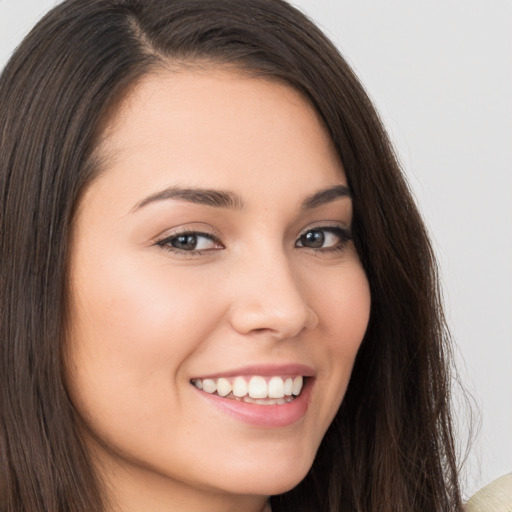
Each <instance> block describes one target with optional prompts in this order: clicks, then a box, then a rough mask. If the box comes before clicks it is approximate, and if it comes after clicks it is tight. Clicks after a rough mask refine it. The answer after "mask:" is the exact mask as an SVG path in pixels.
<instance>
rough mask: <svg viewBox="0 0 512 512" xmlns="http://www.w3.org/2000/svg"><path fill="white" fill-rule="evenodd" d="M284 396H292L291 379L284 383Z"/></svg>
mask: <svg viewBox="0 0 512 512" xmlns="http://www.w3.org/2000/svg"><path fill="white" fill-rule="evenodd" d="M284 394H285V395H286V396H292V394H293V379H292V378H291V377H288V378H287V379H286V380H285V381H284Z"/></svg>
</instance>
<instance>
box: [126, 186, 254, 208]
mask: <svg viewBox="0 0 512 512" xmlns="http://www.w3.org/2000/svg"><path fill="white" fill-rule="evenodd" d="M167 199H181V200H183V201H188V202H191V203H196V204H204V205H206V206H213V207H215V208H229V209H231V210H243V208H244V202H243V200H242V198H241V197H240V196H239V195H237V194H235V193H234V192H229V191H226V190H215V189H206V188H181V187H169V188H166V189H164V190H161V191H160V192H156V193H155V194H151V195H150V196H148V197H146V198H145V199H143V200H142V201H140V202H139V203H137V204H136V205H135V206H134V207H133V208H132V210H131V211H132V212H134V211H137V210H140V209H141V208H144V206H147V205H148V204H151V203H154V202H157V201H165V200H167Z"/></svg>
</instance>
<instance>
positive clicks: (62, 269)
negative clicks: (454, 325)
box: [0, 0, 462, 512]
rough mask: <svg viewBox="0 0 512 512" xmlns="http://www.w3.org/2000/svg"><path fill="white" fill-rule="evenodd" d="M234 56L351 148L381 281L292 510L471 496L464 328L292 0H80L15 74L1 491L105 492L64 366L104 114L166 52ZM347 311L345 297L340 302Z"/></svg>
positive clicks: (401, 196)
mask: <svg viewBox="0 0 512 512" xmlns="http://www.w3.org/2000/svg"><path fill="white" fill-rule="evenodd" d="M199 61H202V62H205V61H206V62H213V63H214V64H215V63H216V64H229V65H232V66H235V67H237V68H239V69H242V70H245V71H247V72H249V73H254V74H255V75H258V76H267V77H269V78H271V79H275V80H280V81H284V82H286V83H288V84H290V85H291V86H293V87H294V88H296V89H297V90H299V91H300V92H301V93H302V94H303V96H304V97H305V98H307V99H308V100H309V101H310V102H311V103H312V104H313V105H314V107H315V108H316V110H317V111H318V113H319V114H320V116H321V118H322V119H323V121H324V123H325V125H326V127H327V129H328V132H329V133H330V136H331V137H332V140H333V142H334V145H335V147H336V149H337V151H338V152H339V155H340V157H341V160H342V162H343V165H344V168H345V170H346V175H347V178H348V181H349V185H350V188H351V190H352V194H353V200H354V224H353V231H354V237H355V242H356V246H357V249H358V252H359V255H360V257H361V260H362V262H363V265H364V268H365V270H366V273H367V276H368V279H369V282H370V287H371V294H372V309H371V317H370V323H369V326H368V330H367V333H366V336H365V339H364V340H363V343H362V346H361V348H360V351H359V353H358V356H357V360H356V364H355V367H354V370H353V374H352V377H351V381H350V384H349V388H348V391H347V393H346V397H345V399H344V401H343V404H342V406H341V408H340V410H339V412H338V414H337V416H336V418H335V420H334V422H333V423H332V425H331V427H330V428H329V430H328V432H327V434H326V436H325V438H324V441H323V443H322V445H321V447H320V449H319V452H318V454H317V457H316V459H315V462H314V464H313V467H312V468H311V470H310V472H309V473H308V475H307V476H306V478H305V479H304V480H303V482H301V483H300V484H299V485H298V486H297V487H296V488H294V489H293V490H291V491H290V492H288V493H286V494H283V495H280V496H275V497H273V498H272V507H273V511H274V512H280V511H293V512H300V511H308V512H312V511H318V512H325V511H330V512H334V511H343V512H350V511H359V512H363V511H364V512H377V511H379V512H382V511H404V512H405V511H407V512H410V511H412V510H415V511H416V510H421V511H428V512H435V511H448V510H450V511H458V510H462V505H461V498H460V492H459V487H458V482H457V467H456V460H455V453H454V452H455V450H454V440H453V434H452V427H451V422H450V413H449V384H450V375H449V366H448V360H449V355H450V354H449V343H448V341H449V340H448V338H447V335H446V334H445V333H446V329H445V326H444V321H443V316H442V310H441V306H440V299H439V290H438V281H437V276H436V270H435V268H436V267H435V263H434V259H433V255H432V251H431V247H430V245H429V241H428V238H427V236H426V233H425V228H424V226H423V223H422V221H421V219H420V216H419V214H418V211H417V209H416V207H415V205H414V202H413V200H412V198H411V194H410V192H409V190H408V187H407V185H406V183H405V181H404V178H403V176H402V174H401V172H400V169H399V166H398V164H397V161H396V159H395V156H394V154H393V151H392V148H391V146H390V143H389V141H388V139H387V136H386V134H385V132H384V130H383V128H382V126H381V123H380V121H379V119H378V116H377V114H376V112H375V110H374V108H373V106H372V104H371V102H370V101H369V99H368V97H367V96H366V94H365V92H364V90H363V88H362V86H361V85H360V83H359V82H358V80H357V79H356V77H355V76H354V74H353V72H352V71H351V70H350V68H349V66H348V65H347V64H346V62H345V61H344V59H343V58H342V57H341V56H340V54H339V53H338V51H337V50H336V49H335V47H334V46H333V45H332V44H331V43H330V42H329V40H327V39H326V37H325V36H324V35H323V34H322V33H321V32H320V30H319V29H318V28H316V27H315V25H314V24H312V23H311V22H310V21H309V20H308V19H307V18H306V17H305V16H304V15H302V14H301V13H300V12H299V11H297V10H296V9H295V8H293V7H292V6H290V5H289V4H287V3H286V2H284V1H282V0H250V1H249V0H87V1H84V0H68V1H65V2H64V3H62V4H61V5H59V6H58V7H56V8H55V9H54V10H52V11H51V12H50V13H49V14H48V15H46V16H45V17H44V18H43V19H42V21H40V22H39V23H38V25H37V26H36V27H35V28H34V29H33V31H32V32H31V33H30V34H29V35H28V36H27V38H26V39H25V40H24V42H23V43H22V44H21V46H20V47H19V48H18V49H17V51H16V52H15V54H14V55H13V57H12V59H11V60H10V62H9V63H8V65H7V66H6V68H5V70H4V71H3V74H2V76H1V78H0V258H1V260H0V290H1V295H0V297H1V303H0V344H1V354H0V357H1V361H0V365H1V370H0V371H1V374H0V375H1V395H0V397H1V398H0V400H1V401H0V410H1V418H0V509H1V510H2V512H20V511H21V510H23V511H26V512H40V511H42V510H44V511H50V512H57V511H59V512H91V511H101V510H103V509H104V496H103V492H102V487H101V482H100V481H99V479H98V478H97V476H96V475H95V473H94V471H93V469H92V464H91V461H90V460H89V457H88V454H87V451H86V450H85V448H84V446H83V443H82V441H81V439H80V436H79V434H78V432H77V428H76V425H75V420H74V414H73V405H72V404H71V402H70V400H69V398H68V395H67V393H66V385H65V382H64V380H63V374H64V372H63V357H62V347H63V342H64V338H65V337H64V334H63V331H64V325H63V322H64V320H65V318H66V270H67V257H68V256H67V247H68V239H69V235H70V230H71V227H72V224H73V213H74V208H75V205H76V203H77V198H78V197H79V195H80V193H81V191H83V189H84V187H85V186H86V185H87V184H88V183H90V182H91V180H93V179H94V177H95V175H96V173H98V172H99V171H100V170H101V166H98V165H97V164H98V163H97V162H95V161H94V159H93V158H92V155H93V150H94V149H95V146H96V145H97V139H98V135H99V131H100V128H101V126H102V123H104V122H105V121H106V119H107V118H108V113H109V112H110V111H111V109H112V108H113V106H115V104H116V101H117V100H118V99H119V98H120V96H121V95H122V94H123V93H125V92H126V91H127V90H128V87H129V86H130V85H131V84H133V83H135V82H136V81H137V80H138V79H139V78H140V77H141V76H143V75H144V74H146V73H148V72H149V71H151V70H152V69H153V68H154V67H155V66H159V65H165V63H166V62H167V63H171V64H172V63H178V64H180V65H184V64H190V65H194V63H197V62H199ZM333 314H335V312H333Z"/></svg>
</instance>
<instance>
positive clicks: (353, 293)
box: [316, 262, 371, 429]
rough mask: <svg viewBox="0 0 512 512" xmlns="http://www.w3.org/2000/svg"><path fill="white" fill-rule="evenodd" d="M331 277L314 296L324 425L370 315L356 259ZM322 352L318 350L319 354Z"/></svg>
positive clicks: (347, 377) (363, 277)
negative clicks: (320, 362)
mask: <svg viewBox="0 0 512 512" xmlns="http://www.w3.org/2000/svg"><path fill="white" fill-rule="evenodd" d="M338 276H339V277H334V278H333V279H332V280H331V282H330V284H329V286H325V287H324V289H323V290H322V292H321V293H318V294H317V296H316V304H317V312H318V313H319V320H320V321H319V328H320V333H319V337H320V341H319V343H318V345H317V346H316V351H317V353H319V360H321V361H322V367H321V370H320V371H319V377H318V382H317V384H318V386H317V387H318V389H319V390H321V392H322V400H319V401H318V402H317V403H318V404H319V411H318V415H319V417H322V418H323V419H324V427H325V429H326V428H327V427H328V425H329V424H330V422H331V421H332V419H333V418H334V415H335V414H336V412H337V410H338V408H339V406H340V404H341V402H342V400H343V397H344V396H345V392H346V389H347V386H348V382H349V380H350V376H351V373H352V368H353V366H354V361H355V358H356V355H357V352H358V350H359V347H360V346H361V342H362V340H363V337H364V334H365V332H366V328H367V326H368V320H369V316H370V306H371V297H370V288H369V284H368V280H367V278H366V274H365V273H364V270H363V268H362V267H361V265H360V263H359V262H353V264H352V265H351V266H350V268H347V269H346V271H344V272H343V271H342V272H340V273H339V274H338ZM320 352H321V354H320Z"/></svg>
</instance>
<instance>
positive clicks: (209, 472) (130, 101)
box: [0, 0, 462, 512]
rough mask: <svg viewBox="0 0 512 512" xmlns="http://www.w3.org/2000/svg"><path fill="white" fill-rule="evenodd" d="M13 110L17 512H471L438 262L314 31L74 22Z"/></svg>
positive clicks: (8, 310) (9, 81) (7, 448)
mask: <svg viewBox="0 0 512 512" xmlns="http://www.w3.org/2000/svg"><path fill="white" fill-rule="evenodd" d="M0 105H1V109H0V112H1V114H0V116H1V117H0V126H1V132H0V133H1V139H0V148H1V152H2V154H1V159H0V166H1V173H0V176H1V181H0V191H1V204H2V209H1V212H2V213H1V233H2V236H1V240H2V241H1V246H0V252H1V254H2V260H1V262H2V263H1V271H0V272H1V273H0V283H1V287H2V308H1V321H0V325H1V329H2V335H1V339H2V377H3V385H2V402H1V408H2V423H1V425H2V428H1V437H0V439H1V446H0V452H1V453H2V464H1V468H2V470H1V471H2V477H1V482H2V483H1V488H0V489H1V490H0V493H1V494H0V496H1V507H2V510H6V511H15V510H16V511H19V510H27V511H36V510H37V511H40V510H48V511H90V510H98V511H111V510H112V511H113V510H123V511H132V510H133V511H135V510H152V511H159V510H180V511H188V510H201V511H228V510H229V511H230V510H247V511H260V510H263V508H265V507H267V506H268V503H267V502H268V500H269V497H270V503H269V505H270V506H271V508H272V511H273V512H277V511H292V510H293V511H301V510H303V511H326V510H330V511H348V510H358V511H377V510H379V511H382V510H429V511H434V510H439V511H440V510H443V511H445V510H462V506H461V500H460V493H459V488H458V483H457V470H456V460H455V455H454V446H453V437H452V429H451V423H450V413H449V405H448V404H449V374H448V361H447V358H448V355H449V347H448V344H447V339H446V336H445V330H444V323H443V318H442V312H441V306H440V302H439V293H438V287H437V278H436V273H435V265H434V261H433V257H432V253H431V249H430V246H429V242H428V239H427V237H426V234H425V230H424V227H423V224H422V222H421V219H420V217H419V215H418V212H417V210H416V207H415V205H414V203H413V201H412V199H411V196H410V193H409V191H408V189H407V186H406V185H405V183H404V180H403V178H402V175H401V173H400V170H399V167H398V165H397V163H396V160H395V158H394V155H393V152H392V149H391V147H390V144H389V141H388V139H387V137H386V135H385V133H384V131H383V129H382V127H381V124H380V122H379V120H378V117H377V115H376V113H375V111H374V109H373V107H372V105H371V103H370V101H369V100H368V98H367V96H366V95H365V93H364V91H363V89H362V87H361V85H360V84H359V83H358V81H357V80H356V78H355V77H354V75H353V74H352V72H351V71H350V69H349V68H348V66H347V64H346V63H345V62H344V60H343V59H342V57H341V56H340V55H339V54H338V53H337V51H336V50H335V48H334V47H333V45H332V44H331V43H330V42H329V41H328V40H326V38H325V37H324V36H323V35H322V34H321V33H320V31H319V30H318V29H317V28H316V27H315V26H314V25H312V24H311V22H309V21H308V20H307V19H306V18H305V17H304V16H303V15H301V14H300V13H299V12H298V11H297V10H295V9H294V8H293V7H291V6H290V5H289V4H287V3H285V2H282V1H276V0H256V1H251V2H246V1H242V0H221V1H219V0H215V1H213V0H212V1H210V0H188V1H184V2H181V1H180V2H178V1H176V2H174V1H158V0H150V1H148V0H145V1H142V0H116V1H114V0H98V1H93V2H83V1H79V0H71V1H66V2H64V3H62V4H61V5H60V6H58V7H56V8H55V9H54V10H53V11H52V12H50V13H49V14H48V15H47V16H46V17H45V18H44V19H43V20H42V21H41V22H40V23H39V24H38V25H37V26H36V28H35V29H34V30H33V31H32V32H31V34H29V36H28V37H27V38H26V40H25V41H24V43H23V44H22V45H21V46H20V47H19V49H18V50H17V52H16V53H15V54H14V56H13V58H12V59H11V61H10V63H9V64H8V66H7V67H6V69H5V71H4V72H3V75H2V77H1V81H0Z"/></svg>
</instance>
